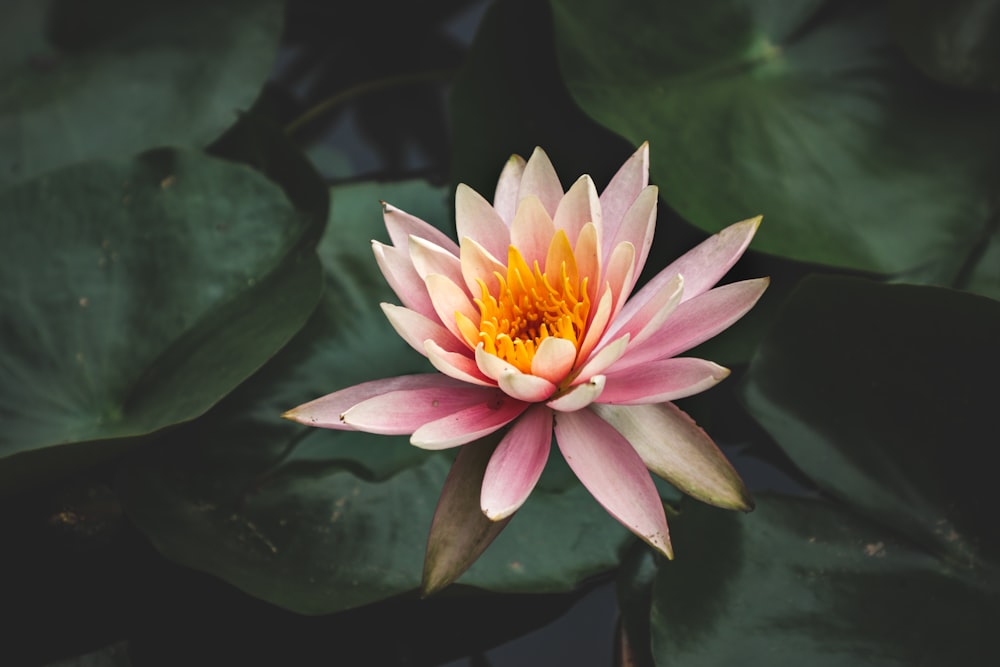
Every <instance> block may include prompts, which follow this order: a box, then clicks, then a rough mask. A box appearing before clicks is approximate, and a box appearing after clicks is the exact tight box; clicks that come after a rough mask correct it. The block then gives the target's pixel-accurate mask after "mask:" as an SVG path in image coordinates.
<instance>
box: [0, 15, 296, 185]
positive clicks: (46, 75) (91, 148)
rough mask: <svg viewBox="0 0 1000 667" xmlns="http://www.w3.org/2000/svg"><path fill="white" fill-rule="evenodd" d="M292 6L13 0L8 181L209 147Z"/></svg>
mask: <svg viewBox="0 0 1000 667" xmlns="http://www.w3.org/2000/svg"><path fill="white" fill-rule="evenodd" d="M282 11H283V3H282V2H278V1H277V0H223V1H221V2H212V3H202V2H195V1H194V0H176V1H174V2H156V1H155V0H139V1H129V0H98V1H97V2H87V3H79V2H75V1H74V0H48V1H47V2H38V1H36V0H13V2H7V3H5V7H4V21H3V23H2V24H0V84H2V85H0V184H3V183H9V182H12V181H16V180H20V179H24V178H29V177H31V176H34V175H36V174H39V173H41V172H44V171H48V170H51V169H54V168H56V167H59V166H62V165H67V164H71V163H74V162H79V161H82V160H88V159H92V158H97V157H111V156H120V155H130V154H133V153H136V152H138V151H141V150H144V149H146V148H151V147H154V146H160V145H185V146H203V145H205V144H207V143H209V142H210V141H212V140H213V139H215V138H216V137H218V136H219V135H220V134H221V133H222V131H223V130H225V129H226V128H227V127H229V126H230V125H232V123H233V122H234V121H235V120H236V115H235V114H236V112H237V111H238V110H240V109H247V108H249V107H250V105H251V104H252V102H253V100H254V98H255V97H256V96H257V95H258V93H259V92H260V90H261V88H262V87H263V84H264V82H265V81H266V79H267V76H268V74H269V73H270V71H271V68H272V67H273V64H274V58H275V54H276V53H277V48H278V41H279V38H280V36H281V30H282Z"/></svg>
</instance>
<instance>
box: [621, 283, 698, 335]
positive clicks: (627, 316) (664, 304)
mask: <svg viewBox="0 0 1000 667" xmlns="http://www.w3.org/2000/svg"><path fill="white" fill-rule="evenodd" d="M683 293H684V278H683V277H682V276H680V275H675V276H674V277H673V279H672V280H668V281H667V282H665V283H663V285H662V286H661V287H660V289H658V290H656V291H655V292H651V293H648V294H644V295H643V297H644V298H639V296H638V295H636V297H635V298H633V299H631V300H630V301H629V302H628V303H626V304H625V308H623V309H622V312H621V313H620V314H619V315H618V317H617V318H616V319H615V321H614V322H613V323H612V324H611V326H610V327H608V333H607V334H605V338H608V337H611V336H618V335H620V334H621V333H622V332H624V333H628V334H629V335H630V340H631V341H632V345H633V346H635V345H638V344H639V343H640V342H641V341H643V340H645V339H647V338H649V337H650V336H651V335H652V334H654V333H656V332H657V331H658V330H659V329H660V328H661V327H662V326H663V323H664V322H666V321H667V319H668V318H669V317H670V316H671V315H672V314H673V312H674V310H676V308H677V306H679V305H680V303H681V296H682V295H683Z"/></svg>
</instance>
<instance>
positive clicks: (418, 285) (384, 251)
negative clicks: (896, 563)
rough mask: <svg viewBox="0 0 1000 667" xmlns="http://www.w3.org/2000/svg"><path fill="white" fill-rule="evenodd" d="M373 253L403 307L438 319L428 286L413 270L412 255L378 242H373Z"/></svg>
mask: <svg viewBox="0 0 1000 667" xmlns="http://www.w3.org/2000/svg"><path fill="white" fill-rule="evenodd" d="M372 252H373V253H375V262H376V263H377V264H378V268H379V269H380V270H381V271H382V275H383V276H385V281H386V282H387V283H389V287H391V288H392V291H393V292H395V293H396V296H398V297H399V300H400V301H401V302H402V303H403V305H404V306H406V307H407V308H409V309H410V310H415V311H416V312H418V313H420V314H422V315H424V316H427V317H436V316H437V315H436V313H435V312H434V305H433V304H432V303H431V297H430V295H429V294H427V286H426V285H424V281H422V280H421V279H420V276H419V275H417V270H416V269H414V268H413V260H411V259H410V253H409V252H407V251H406V250H405V249H403V248H396V247H393V246H387V245H383V244H382V243H379V242H378V241H372Z"/></svg>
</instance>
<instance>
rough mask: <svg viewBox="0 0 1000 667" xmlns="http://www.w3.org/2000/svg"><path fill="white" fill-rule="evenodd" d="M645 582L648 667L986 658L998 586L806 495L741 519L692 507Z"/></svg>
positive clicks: (999, 600) (999, 606)
mask: <svg viewBox="0 0 1000 667" xmlns="http://www.w3.org/2000/svg"><path fill="white" fill-rule="evenodd" d="M671 527H672V529H673V532H674V543H675V545H677V556H676V559H675V560H674V561H672V562H662V563H661V564H660V568H659V572H658V573H657V576H656V583H655V586H654V588H653V597H654V601H653V610H652V616H651V625H652V634H653V637H652V646H653V654H654V656H655V659H656V663H657V664H659V665H677V666H680V667H698V666H702V665H704V666H708V665H731V664H739V665H747V666H754V665H767V666H768V667H784V666H786V665H787V666H793V665H794V666H795V667H799V666H800V665H817V666H819V667H833V666H841V665H843V666H845V667H847V666H850V667H856V666H862V665H880V666H888V665H898V666H899V667H913V666H915V665H927V666H930V665H951V664H954V665H990V664H996V662H997V661H998V660H1000V650H998V648H997V644H996V641H995V640H994V637H993V634H994V632H995V628H996V625H997V623H998V622H1000V595H998V591H1000V587H998V584H1000V581H998V580H996V579H995V578H994V579H992V580H983V579H981V578H978V577H973V576H970V575H968V573H962V572H955V571H953V570H951V569H950V568H949V567H948V566H947V565H945V564H943V563H941V562H940V561H938V560H936V559H934V558H933V557H931V556H929V555H928V554H926V553H924V552H921V551H920V550H918V549H915V548H914V547H913V545H912V543H910V542H908V541H907V540H905V539H901V538H900V537H899V536H898V535H897V534H895V533H894V532H893V531H891V530H889V529H886V528H885V527H882V526H879V525H876V524H874V523H870V522H868V521H865V520H863V519H861V518H859V517H857V516H856V515H854V514H851V513H849V512H847V511H845V510H843V509H838V508H836V507H834V506H832V505H829V504H827V503H823V502H820V501H814V500H805V499H793V498H787V497H785V498H782V497H773V496H762V497H761V496H759V497H758V503H757V510H756V511H755V512H753V513H752V514H750V515H746V516H744V515H739V514H736V513H726V512H723V511H720V510H716V509H714V508H710V507H707V506H704V505H699V504H696V503H689V504H688V505H687V506H686V507H685V508H684V509H683V510H682V513H681V516H680V517H679V518H678V519H677V520H675V521H674V522H673V523H672V524H671Z"/></svg>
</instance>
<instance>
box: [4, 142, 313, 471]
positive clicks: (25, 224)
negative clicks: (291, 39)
mask: <svg viewBox="0 0 1000 667" xmlns="http://www.w3.org/2000/svg"><path fill="white" fill-rule="evenodd" d="M309 227H310V224H309V223H308V222H307V221H305V220H303V219H302V217H301V216H300V215H299V214H298V213H297V212H296V211H295V209H294V208H293V207H292V205H291V204H290V203H289V201H288V200H287V199H286V198H285V196H284V194H283V193H282V192H281V190H280V189H279V188H278V187H277V186H275V185H274V184H272V183H271V182H269V181H267V180H266V179H265V178H263V177H262V176H260V175H259V174H257V173H255V172H253V171H251V170H249V169H247V168H246V167H242V166H238V165H233V164H231V163H228V162H224V161H222V160H218V159H215V158H209V157H206V156H203V155H200V154H195V153H186V152H183V151H175V150H158V151H154V152H149V153H145V154H143V155H141V156H140V157H138V158H136V159H134V160H127V161H123V160H115V161H99V162H92V163H87V164H82V165H76V166H71V167H67V168H64V169H62V170H60V171H57V172H53V173H51V174H48V175H45V176H41V177H39V178H36V179H33V180H30V181H26V182H24V183H22V184H18V185H15V186H12V187H9V188H7V189H6V190H4V191H0V231H2V234H3V238H4V245H3V250H2V261H0V340H2V345H0V419H2V421H3V424H4V428H3V430H2V433H0V487H3V488H4V489H5V490H6V491H10V490H13V489H15V488H17V487H18V486H24V485H27V484H30V483H32V480H34V479H37V478H38V477H40V476H51V475H55V474H58V473H60V472H65V471H69V470H73V469H77V468H79V467H80V466H83V465H87V464H88V463H91V462H93V461H95V460H97V459H100V458H102V457H106V456H107V455H109V454H111V453H113V452H114V451H118V450H120V449H122V448H123V447H124V446H126V445H127V444H128V442H129V440H128V439H130V438H133V437H135V436H140V435H144V434H148V433H151V432H153V431H156V430H159V429H161V428H164V427H166V426H169V425H172V424H177V423H179V422H183V421H187V420H189V419H192V418H194V417H197V416H198V415H200V414H202V413H203V412H205V411H206V410H207V409H208V408H209V407H211V406H212V405H213V404H214V403H216V402H217V401H219V400H220V399H221V398H222V397H223V396H225V395H226V394H227V393H229V392H230V391H231V390H232V389H233V388H235V387H236V386H237V385H238V384H239V383H240V382H241V381H243V380H244V379H245V378H246V377H248V376H249V375H251V374H252V373H253V372H254V371H255V370H256V369H257V368H259V367H260V366H261V365H262V364H263V363H264V362H265V361H266V360H267V359H268V358H269V357H270V356H272V355H273V354H274V352H275V351H276V350H278V349H279V348H280V347H281V346H282V345H283V344H284V343H285V342H287V341H288V340H289V339H290V338H291V337H292V336H293V335H294V334H295V333H296V332H297V331H298V330H299V329H300V328H301V327H302V325H303V324H304V322H305V321H306V319H307V318H308V316H309V314H310V313H311V311H312V310H313V308H314V307H315V304H316V302H317V300H318V298H319V293H320V288H321V281H320V273H319V267H318V262H317V261H316V259H315V257H314V256H312V255H311V252H310V251H311V248H310V247H309V244H308V239H307V237H308V230H309Z"/></svg>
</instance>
